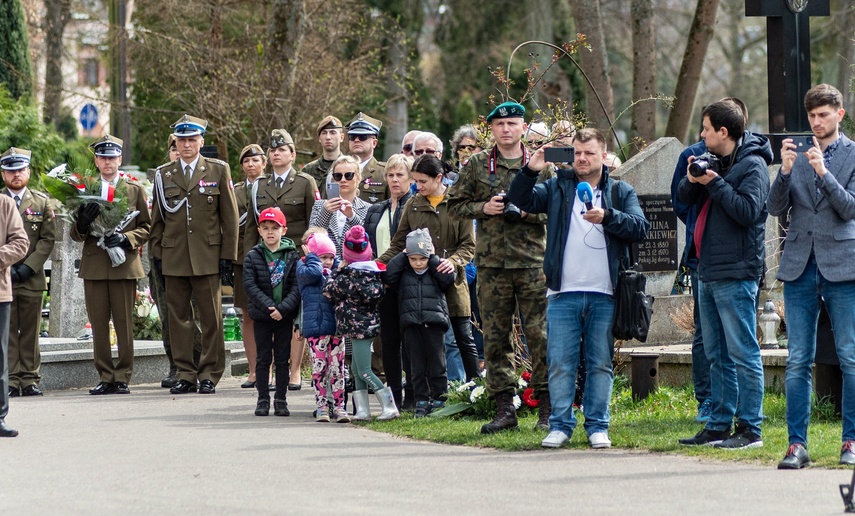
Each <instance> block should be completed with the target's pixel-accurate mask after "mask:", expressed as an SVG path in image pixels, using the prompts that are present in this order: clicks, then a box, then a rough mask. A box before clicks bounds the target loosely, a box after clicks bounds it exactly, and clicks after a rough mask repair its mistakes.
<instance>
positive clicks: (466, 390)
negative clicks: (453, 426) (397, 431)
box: [428, 371, 538, 419]
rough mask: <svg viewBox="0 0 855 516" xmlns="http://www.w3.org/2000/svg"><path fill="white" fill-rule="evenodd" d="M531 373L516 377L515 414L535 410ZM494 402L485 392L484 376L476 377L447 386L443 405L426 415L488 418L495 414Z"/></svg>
mask: <svg viewBox="0 0 855 516" xmlns="http://www.w3.org/2000/svg"><path fill="white" fill-rule="evenodd" d="M529 381H531V373H530V372H528V371H523V372H522V373H521V374H520V377H519V378H518V379H517V389H516V392H515V394H514V397H513V402H514V408H516V409H517V414H520V411H521V410H522V411H526V410H537V405H538V401H537V400H535V399H532V395H533V394H534V389H532V388H531V387H529V386H528V382H529ZM496 408H497V407H496V402H495V401H494V400H493V399H492V398H490V396H489V395H488V394H487V387H486V386H485V385H484V378H482V377H478V378H476V379H474V380H471V381H469V382H466V383H461V382H455V383H453V384H452V385H451V386H449V388H448V393H447V394H446V401H445V406H444V407H443V408H441V409H439V410H434V411H433V412H431V413H430V414H429V416H428V417H447V416H453V415H455V414H464V413H465V414H467V415H472V416H474V417H475V418H477V419H490V418H492V417H493V416H495V415H496Z"/></svg>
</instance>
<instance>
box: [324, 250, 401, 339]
mask: <svg viewBox="0 0 855 516" xmlns="http://www.w3.org/2000/svg"><path fill="white" fill-rule="evenodd" d="M385 268H386V267H385V265H383V264H379V263H375V262H358V263H355V264H351V265H348V266H345V267H341V268H339V269H338V270H336V271H333V273H332V276H331V277H330V279H329V280H328V281H327V282H326V284H325V285H324V295H325V296H326V297H327V298H328V299H329V300H330V302H331V303H332V304H333V307H334V308H335V319H336V327H337V333H338V334H340V335H344V336H346V337H350V338H352V339H370V338H373V337H374V336H375V335H377V333H378V332H379V331H380V313H379V310H378V309H377V305H378V304H379V303H380V299H381V298H382V297H383V293H384V288H383V281H382V280H381V278H380V273H381V272H382V271H383V270H385Z"/></svg>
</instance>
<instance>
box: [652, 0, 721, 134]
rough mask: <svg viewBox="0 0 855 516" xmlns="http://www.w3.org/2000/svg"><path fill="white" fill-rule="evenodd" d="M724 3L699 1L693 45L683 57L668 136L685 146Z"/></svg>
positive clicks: (688, 44)
mask: <svg viewBox="0 0 855 516" xmlns="http://www.w3.org/2000/svg"><path fill="white" fill-rule="evenodd" d="M719 2H720V0H698V5H697V8H696V9H695V17H694V19H693V20H692V27H691V29H689V41H688V43H687V44H686V51H685V53H683V64H682V65H681V66H680V75H679V77H677V88H676V89H675V91H674V96H675V97H676V99H675V100H674V107H673V108H672V109H671V115H670V116H669V117H668V127H666V128H665V136H674V137H676V138H678V139H680V140H681V141H683V142H685V141H686V137H687V133H688V131H689V123H690V122H691V120H692V110H693V109H694V106H695V97H696V96H697V94H698V85H699V84H700V81H701V71H702V70H703V67H704V59H706V56H707V49H708V48H709V44H710V40H711V39H712V36H713V29H714V27H715V17H716V13H717V12H718V5H719Z"/></svg>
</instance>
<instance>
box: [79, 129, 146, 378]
mask: <svg viewBox="0 0 855 516" xmlns="http://www.w3.org/2000/svg"><path fill="white" fill-rule="evenodd" d="M105 138H110V137H109V136H107V137H105ZM114 140H115V139H114ZM98 143H99V142H96V143H95V144H93V145H98ZM119 145H121V143H119ZM96 152H98V151H97V150H96ZM115 187H116V189H117V190H121V189H124V190H125V192H126V195H127V199H128V210H130V211H134V210H137V211H139V215H137V216H136V217H135V218H134V219H132V220H131V222H130V223H129V224H128V225H127V226H126V227H125V229H124V230H122V234H124V235H125V237H127V245H126V246H125V257H126V259H125V262H124V263H122V264H120V265H118V266H115V267H114V266H113V264H112V262H111V260H110V256H109V255H108V254H107V251H106V250H105V249H102V248H101V247H99V246H98V241H99V238H98V237H95V236H93V235H91V234H90V233H89V232H87V233H80V232H79V231H78V229H77V224H72V226H71V238H72V239H73V240H75V241H77V242H84V243H83V256H82V257H81V260H80V271H79V273H78V276H79V277H80V278H82V279H83V294H84V300H85V302H86V312H87V313H88V315H89V322H90V323H92V340H93V350H94V354H95V369H96V370H97V371H98V375H99V377H100V381H101V382H105V383H108V384H114V383H116V382H122V383H129V382H130V379H131V374H132V373H133V365H134V324H133V317H132V312H133V308H134V296H135V294H136V285H137V280H138V279H140V278H143V277H145V273H144V271H143V266H142V260H141V259H140V253H139V247H140V246H142V245H143V244H145V242H146V241H147V240H148V238H149V232H150V230H151V217H150V216H149V211H148V203H147V201H146V197H145V190H143V188H142V187H141V186H140V185H138V184H136V183H134V182H133V181H126V180H125V179H124V178H123V177H121V176H120V177H118V178H117V180H116V184H115ZM100 188H101V185H98V186H97V187H96V189H97V190H98V191H89V192H87V193H88V194H90V195H99V194H100ZM111 317H112V320H113V327H114V329H115V331H116V346H117V348H118V358H119V360H118V363H115V364H114V363H113V353H112V350H111V349H110V319H111Z"/></svg>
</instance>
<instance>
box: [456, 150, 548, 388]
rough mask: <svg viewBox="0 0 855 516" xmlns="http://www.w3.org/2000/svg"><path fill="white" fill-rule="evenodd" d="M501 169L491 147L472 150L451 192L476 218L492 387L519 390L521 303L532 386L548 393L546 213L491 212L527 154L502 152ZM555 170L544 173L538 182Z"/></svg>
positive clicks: (459, 210) (459, 213)
mask: <svg viewBox="0 0 855 516" xmlns="http://www.w3.org/2000/svg"><path fill="white" fill-rule="evenodd" d="M495 154H496V156H497V157H496V160H495V175H494V176H492V178H491V175H490V173H489V161H490V155H491V151H490V150H485V151H482V152H480V153H478V154H475V155H474V156H472V157H471V158H470V160H469V162H468V163H467V164H466V166H465V167H464V168H463V171H462V172H461V174H460V178H459V179H458V180H457V182H456V183H455V184H454V185H453V186H452V187H451V188H450V190H449V193H448V205H449V212H450V213H451V214H452V216H454V217H459V218H463V219H476V239H475V242H476V244H475V265H477V266H478V292H477V295H478V305H479V306H480V307H481V319H482V329H483V333H484V358H485V364H486V366H487V381H486V384H487V390H488V391H489V393H490V395H491V396H495V395H496V394H498V393H513V392H514V389H515V388H516V383H517V378H516V371H515V369H514V349H513V345H512V344H511V337H512V320H513V316H514V313H515V311H516V309H517V307H518V308H519V312H520V316H521V318H522V320H523V322H524V331H525V342H526V344H527V346H528V348H529V351H530V353H531V354H530V358H531V364H532V378H531V382H530V383H531V386H532V387H533V388H534V390H535V392H536V393H537V394H540V393H547V392H548V390H547V369H546V319H545V318H546V277H545V276H544V274H543V255H544V252H545V251H546V226H545V222H546V218H545V216H544V215H530V214H527V215H526V216H525V217H524V218H523V219H522V220H521V221H519V222H515V223H511V222H505V220H504V217H503V215H501V214H500V215H494V216H489V215H486V214H485V213H484V205H485V204H486V203H487V202H488V201H489V200H490V198H491V197H492V196H494V195H496V194H497V193H500V192H506V191H507V190H508V188H509V186H510V184H511V181H512V180H513V178H514V175H515V174H516V172H517V170H519V168H520V167H522V165H523V163H522V161H523V158H518V159H512V160H506V159H505V158H504V157H502V156H501V154H499V153H498V152H496V153H495ZM551 175H552V168H551V167H550V168H547V169H545V170H544V171H543V172H542V173H541V177H540V178H539V179H538V182H543V181H545V180H546V179H548V178H549V177H551Z"/></svg>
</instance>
